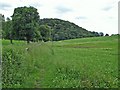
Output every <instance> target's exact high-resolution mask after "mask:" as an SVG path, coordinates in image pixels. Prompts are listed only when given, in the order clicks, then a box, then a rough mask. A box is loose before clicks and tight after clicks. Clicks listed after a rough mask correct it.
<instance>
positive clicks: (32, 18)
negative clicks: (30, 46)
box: [12, 6, 39, 43]
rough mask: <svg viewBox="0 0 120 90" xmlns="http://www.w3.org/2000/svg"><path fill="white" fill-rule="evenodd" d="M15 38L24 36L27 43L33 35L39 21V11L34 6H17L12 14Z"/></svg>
mask: <svg viewBox="0 0 120 90" xmlns="http://www.w3.org/2000/svg"><path fill="white" fill-rule="evenodd" d="M12 21H13V29H14V32H15V36H16V37H17V38H16V39H24V38H26V40H27V43H29V42H30V41H31V40H32V39H33V38H34V37H35V36H34V35H35V29H36V28H35V27H36V26H37V24H38V23H39V13H38V12H37V9H36V8H34V7H31V6H30V7H26V6H24V7H18V8H15V9H14V13H13V15H12Z"/></svg>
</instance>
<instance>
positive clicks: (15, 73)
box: [2, 48, 25, 88]
mask: <svg viewBox="0 0 120 90" xmlns="http://www.w3.org/2000/svg"><path fill="white" fill-rule="evenodd" d="M22 61H23V57H22V55H21V53H19V52H18V51H15V50H13V49H8V48H7V49H3V53H2V87H3V88H4V87H5V88H10V87H20V86H21V85H22V82H23V80H24V77H25V76H24V75H23V73H22V72H20V71H21V70H20V69H22ZM23 71H24V70H23ZM23 76H24V77H23Z"/></svg>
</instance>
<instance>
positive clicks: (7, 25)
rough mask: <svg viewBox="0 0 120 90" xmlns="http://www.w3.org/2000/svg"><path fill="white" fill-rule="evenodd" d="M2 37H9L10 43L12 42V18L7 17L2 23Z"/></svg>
mask: <svg viewBox="0 0 120 90" xmlns="http://www.w3.org/2000/svg"><path fill="white" fill-rule="evenodd" d="M2 34H3V38H5V39H10V43H11V44H13V42H12V39H13V27H12V20H10V18H8V17H7V20H6V21H5V22H4V23H3V32H2Z"/></svg>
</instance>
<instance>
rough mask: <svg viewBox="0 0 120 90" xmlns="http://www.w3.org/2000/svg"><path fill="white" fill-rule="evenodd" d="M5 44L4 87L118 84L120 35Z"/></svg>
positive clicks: (99, 86) (3, 56)
mask: <svg viewBox="0 0 120 90" xmlns="http://www.w3.org/2000/svg"><path fill="white" fill-rule="evenodd" d="M2 44H3V48H2V49H3V50H2V52H3V53H2V58H3V64H2V68H3V73H2V77H3V84H2V85H3V88H5V87H7V88H10V87H13V88H76V87H77V88H78V87H79V88H84V87H88V88H117V87H118V38H117V36H110V37H94V38H81V39H71V40H64V41H57V42H46V43H44V42H42V43H41V42H39V43H30V44H29V45H27V44H26V42H24V41H14V44H13V45H11V44H10V43H9V41H8V40H2ZM26 48H29V50H26Z"/></svg>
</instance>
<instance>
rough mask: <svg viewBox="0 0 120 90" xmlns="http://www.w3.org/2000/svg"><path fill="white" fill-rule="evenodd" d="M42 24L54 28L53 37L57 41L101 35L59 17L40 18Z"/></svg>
mask: <svg viewBox="0 0 120 90" xmlns="http://www.w3.org/2000/svg"><path fill="white" fill-rule="evenodd" d="M40 25H48V26H50V27H51V29H52V30H53V33H52V38H53V40H55V41H56V40H66V39H74V38H83V37H94V36H100V34H99V33H97V32H91V31H88V30H86V29H84V28H82V27H79V26H78V25H76V24H74V23H72V22H69V21H65V20H61V19H57V18H54V19H53V18H45V19H40Z"/></svg>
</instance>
